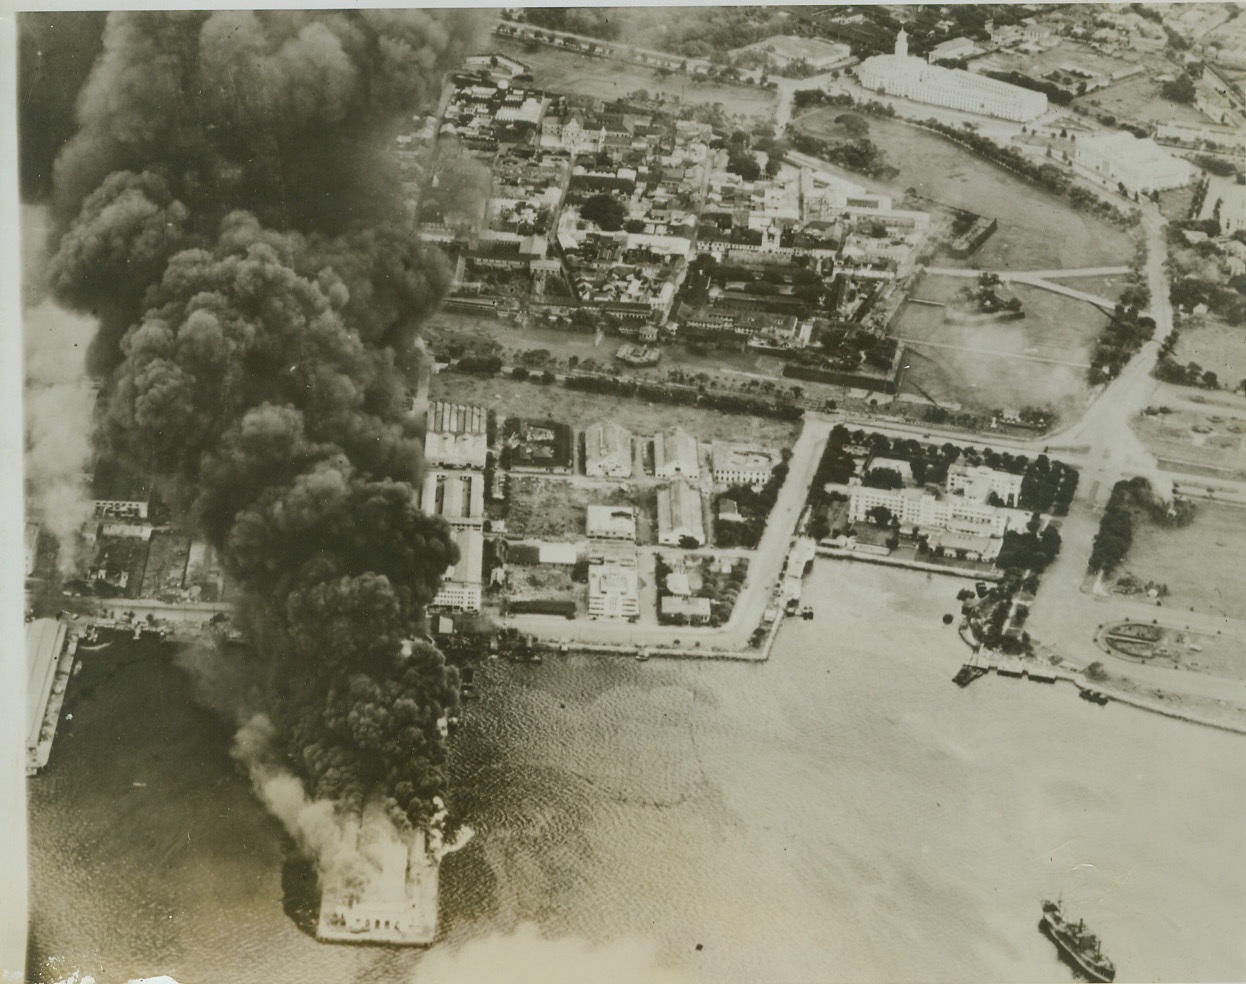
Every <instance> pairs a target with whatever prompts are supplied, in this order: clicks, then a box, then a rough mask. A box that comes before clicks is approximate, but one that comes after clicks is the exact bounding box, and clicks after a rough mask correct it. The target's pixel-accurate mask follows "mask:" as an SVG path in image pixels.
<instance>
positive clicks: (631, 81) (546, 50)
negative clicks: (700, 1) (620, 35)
mask: <svg viewBox="0 0 1246 984" xmlns="http://www.w3.org/2000/svg"><path fill="white" fill-rule="evenodd" d="M491 46H492V48H494V49H496V50H497V51H499V52H501V53H502V54H505V55H509V56H510V57H511V58H517V59H518V60H519V61H522V62H524V63H525V64H527V65H530V66H531V67H532V76H533V78H534V79H535V84H536V85H537V86H538V87H540V88H542V89H548V90H550V91H551V92H559V93H568V94H574V95H578V96H596V97H597V98H598V99H617V98H619V97H621V96H626V95H628V94H629V93H632V92H635V91H636V90H637V89H644V90H646V91H647V92H648V93H649V94H650V95H651V96H656V95H659V94H660V95H662V96H664V97H665V98H666V99H667V100H670V101H679V102H684V103H691V104H707V105H713V104H714V103H721V104H722V107H723V109H724V111H725V112H727V113H728V114H730V115H734V116H742V117H755V118H757V119H767V118H772V117H773V116H774V111H775V108H776V106H777V105H778V95H777V94H776V93H775V92H774V90H773V89H760V88H757V87H755V86H743V85H720V84H718V83H716V82H710V81H708V80H703V79H697V78H694V77H692V76H690V75H685V74H684V73H682V72H675V73H674V74H672V75H669V76H667V77H666V78H661V77H659V76H658V74H657V73H656V72H655V71H654V70H653V69H650V68H645V67H643V66H641V65H633V64H632V63H631V62H624V61H617V60H615V59H606V58H593V57H591V56H589V55H580V54H576V53H574V52H570V51H563V50H560V49H558V48H552V47H549V46H548V45H541V46H540V47H539V48H538V49H536V50H535V51H529V50H528V49H527V48H526V47H525V46H524V45H523V44H519V43H516V42H514V41H508V40H503V39H501V38H494V39H493V42H492V45H491Z"/></svg>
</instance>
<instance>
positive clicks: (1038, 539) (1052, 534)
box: [995, 513, 1060, 574]
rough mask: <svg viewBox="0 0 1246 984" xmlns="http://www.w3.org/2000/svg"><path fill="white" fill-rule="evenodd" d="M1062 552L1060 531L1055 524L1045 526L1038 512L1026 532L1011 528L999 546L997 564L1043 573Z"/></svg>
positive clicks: (997, 565) (1007, 567) (1006, 567)
mask: <svg viewBox="0 0 1246 984" xmlns="http://www.w3.org/2000/svg"><path fill="white" fill-rule="evenodd" d="M1058 553H1060V532H1059V530H1057V529H1056V528H1055V527H1054V526H1051V525H1048V526H1045V527H1044V526H1043V525H1042V520H1041V518H1040V517H1039V515H1038V513H1035V514H1034V518H1033V519H1031V520H1030V523H1029V528H1028V529H1026V531H1025V532H1024V533H1022V532H1020V531H1019V530H1009V531H1008V532H1007V533H1005V534H1004V542H1003V543H1002V544H1001V546H1000V548H999V556H998V557H997V558H996V559H995V566H996V567H1002V568H1005V569H1009V568H1016V569H1017V570H1022V571H1030V572H1032V573H1034V574H1041V573H1042V572H1043V571H1045V570H1046V569H1047V567H1048V565H1049V564H1051V562H1052V561H1053V560H1055V559H1056V555H1057V554H1058Z"/></svg>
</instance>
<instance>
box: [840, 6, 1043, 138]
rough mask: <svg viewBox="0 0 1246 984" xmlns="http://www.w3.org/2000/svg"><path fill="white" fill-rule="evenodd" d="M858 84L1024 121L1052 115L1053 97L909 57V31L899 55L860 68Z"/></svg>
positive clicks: (899, 39) (897, 50)
mask: <svg viewBox="0 0 1246 984" xmlns="http://www.w3.org/2000/svg"><path fill="white" fill-rule="evenodd" d="M857 80H858V81H859V82H860V83H861V85H863V86H864V87H865V88H867V89H873V90H874V91H875V92H881V93H883V94H884V95H888V96H899V97H900V98H902V99H912V100H913V101H914V102H921V103H929V104H930V105H932V106H946V107H948V108H949V109H959V110H962V111H963V112H966V113H977V114H979V115H982V116H994V117H997V118H999V119H1004V120H1015V121H1017V122H1019V123H1028V122H1029V121H1030V120H1033V119H1037V118H1038V117H1040V116H1042V115H1043V114H1044V113H1045V112H1047V97H1046V96H1045V95H1044V94H1043V93H1041V92H1035V91H1033V90H1032V89H1023V88H1021V87H1020V86H1016V85H1009V84H1008V83H1007V82H999V81H997V80H996V79H990V78H987V77H986V76H984V75H975V74H974V73H972V72H965V71H961V70H960V69H954V68H940V67H939V66H937V65H928V64H926V62H924V61H922V60H921V59H920V58H911V57H909V45H908V35H907V34H905V33H904V29H903V28H901V29H900V33H899V34H897V35H896V48H895V54H891V55H875V56H873V57H872V58H867V59H866V60H865V61H863V62H862V63H861V64H860V65H859V66H858V67H857Z"/></svg>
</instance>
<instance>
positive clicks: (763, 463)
mask: <svg viewBox="0 0 1246 984" xmlns="http://www.w3.org/2000/svg"><path fill="white" fill-rule="evenodd" d="M777 460H778V455H776V454H775V453H774V452H773V451H768V450H766V449H765V448H758V447H752V446H750V445H746V444H727V443H725V442H723V441H714V442H713V444H711V445H710V465H711V468H712V470H713V475H714V482H715V484H717V485H765V484H766V482H768V481H769V480H770V473H771V472H772V471H773V470H774V466H775V464H776V463H777Z"/></svg>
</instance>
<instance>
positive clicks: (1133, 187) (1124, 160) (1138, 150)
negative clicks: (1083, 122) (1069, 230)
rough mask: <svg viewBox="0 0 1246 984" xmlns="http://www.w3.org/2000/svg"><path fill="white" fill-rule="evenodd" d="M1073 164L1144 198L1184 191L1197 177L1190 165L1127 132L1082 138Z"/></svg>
mask: <svg viewBox="0 0 1246 984" xmlns="http://www.w3.org/2000/svg"><path fill="white" fill-rule="evenodd" d="M1073 160H1074V161H1075V162H1076V163H1077V164H1080V165H1081V166H1082V167H1084V168H1087V169H1088V170H1091V171H1094V172H1095V174H1097V175H1099V176H1100V177H1102V178H1105V179H1107V180H1108V181H1116V182H1119V183H1120V184H1123V185H1124V186H1125V188H1126V190H1127V191H1131V192H1137V193H1138V194H1140V195H1141V194H1147V193H1149V192H1152V191H1166V190H1167V189H1169V188H1181V187H1184V186H1185V185H1188V184H1189V183H1190V180H1191V179H1192V178H1193V176H1194V168H1193V166H1192V165H1191V164H1190V162H1189V161H1187V160H1183V159H1182V158H1180V157H1174V156H1173V155H1172V154H1170V153H1168V152H1167V151H1165V150H1162V149H1161V148H1160V147H1159V145H1158V144H1156V143H1155V141H1154V140H1151V139H1149V138H1148V139H1146V140H1139V139H1138V138H1137V137H1135V136H1134V135H1133V134H1132V133H1127V132H1125V131H1124V130H1116V131H1115V132H1112V133H1101V134H1098V135H1096V136H1090V137H1078V138H1077V147H1076V148H1075V149H1074V151H1073Z"/></svg>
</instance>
